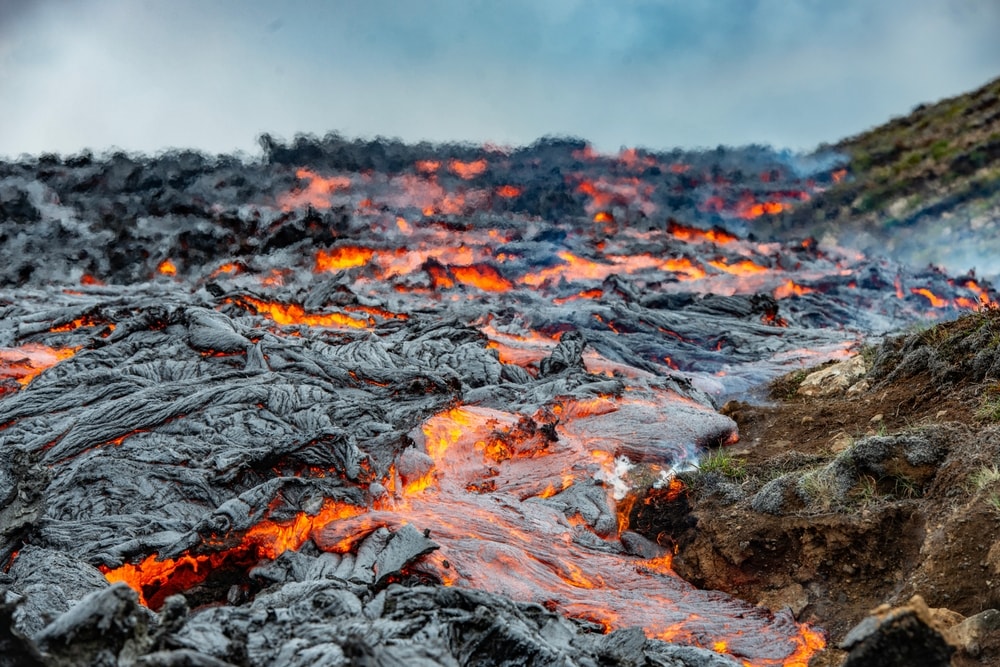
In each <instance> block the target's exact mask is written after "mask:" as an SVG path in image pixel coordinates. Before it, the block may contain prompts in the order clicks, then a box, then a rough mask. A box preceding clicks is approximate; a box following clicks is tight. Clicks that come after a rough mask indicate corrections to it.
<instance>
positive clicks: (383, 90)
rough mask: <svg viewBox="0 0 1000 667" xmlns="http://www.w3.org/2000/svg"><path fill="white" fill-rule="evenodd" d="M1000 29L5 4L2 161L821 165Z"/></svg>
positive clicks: (462, 0) (830, 11)
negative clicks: (161, 157)
mask: <svg viewBox="0 0 1000 667" xmlns="http://www.w3.org/2000/svg"><path fill="white" fill-rule="evenodd" d="M998 35H1000V0H837V1H835V2H830V1H827V0H676V1H675V0H656V1H653V0H650V1H641V0H606V1H604V2H597V1H594V0H494V1H491V2H486V1H483V0H422V1H418V0H397V1H394V2H390V1H387V0H357V1H348V0H326V1H320V0H297V1H296V0H287V1H284V2H264V1H262V0H214V1H213V0H162V1H152V0H75V1H70V0H0V156H7V157H15V156H18V155H20V154H23V153H29V154H38V153H41V152H57V153H61V154H70V153H75V152H79V151H80V150H82V149H85V148H89V149H91V150H94V151H95V152H103V151H107V150H111V149H123V150H126V151H141V152H147V153H155V152H159V151H162V150H166V149H169V148H195V149H199V150H203V151H206V152H210V153H220V152H231V151H235V150H238V151H243V152H246V153H248V154H251V155H254V154H259V151H260V149H259V146H258V144H257V141H256V140H257V137H258V136H259V135H260V134H261V133H263V132H268V133H270V134H272V135H274V136H276V137H281V138H285V139H291V138H292V137H293V136H294V135H295V134H296V133H313V134H317V135H320V136H321V135H323V134H325V133H327V132H329V131H337V132H340V133H341V134H344V135H345V136H348V137H375V136H387V137H398V138H402V139H404V140H408V141H419V140H431V141H469V142H474V143H482V142H492V143H496V144H507V145H522V144H527V143H531V142H532V141H534V140H536V139H537V138H539V137H541V136H545V135H560V136H567V135H568V136H576V137H582V138H584V139H587V140H589V141H590V142H592V143H593V144H594V146H595V147H596V148H598V149H599V150H602V151H606V152H613V151H616V150H618V149H619V148H621V147H622V146H643V147H647V148H651V149H663V150H666V149H670V148H675V147H681V148H699V147H715V146H717V145H720V144H726V145H746V144H770V145H772V146H774V147H776V148H788V149H792V150H810V149H812V148H815V147H816V146H817V145H818V144H820V143H822V142H830V143H832V142H835V141H837V140H838V139H841V138H843V137H845V136H849V135H852V134H856V133H858V132H861V131H863V130H865V129H868V128H870V127H873V126H875V125H878V124H880V123H882V122H885V121H887V120H888V119H889V118H891V117H893V116H899V115H904V114H906V113H908V112H909V111H910V110H911V109H912V108H913V107H914V106H916V105H917V104H920V103H923V102H932V101H935V100H938V99H940V98H942V97H947V96H950V95H955V94H959V93H961V92H964V91H967V90H970V89H973V88H976V87H978V86H980V85H982V84H984V83H986V82H987V81H989V80H991V79H993V78H996V77H997V76H1000V39H998V37H997V36H998Z"/></svg>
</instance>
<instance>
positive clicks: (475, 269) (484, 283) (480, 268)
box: [450, 264, 514, 292]
mask: <svg viewBox="0 0 1000 667" xmlns="http://www.w3.org/2000/svg"><path fill="white" fill-rule="evenodd" d="M450 268H451V273H452V275H453V276H455V279H456V280H457V281H458V282H460V283H462V284H463V285H471V286H472V287H475V288H477V289H481V290H483V291H484V292H508V291H510V290H511V289H512V288H513V287H514V286H513V285H512V284H511V282H510V281H509V280H507V279H506V278H504V277H503V276H501V275H500V273H499V272H498V271H497V270H496V269H495V268H493V267H492V266H490V265H489V264H473V265H471V266H452V267H450Z"/></svg>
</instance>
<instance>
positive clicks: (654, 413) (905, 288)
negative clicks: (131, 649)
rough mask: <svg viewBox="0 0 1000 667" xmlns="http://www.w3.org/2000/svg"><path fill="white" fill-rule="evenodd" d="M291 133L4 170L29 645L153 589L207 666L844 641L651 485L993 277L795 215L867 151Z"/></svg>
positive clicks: (135, 618) (2, 417)
mask: <svg viewBox="0 0 1000 667" xmlns="http://www.w3.org/2000/svg"><path fill="white" fill-rule="evenodd" d="M262 145H263V146H265V152H266V154H267V155H266V159H265V160H264V161H263V162H261V163H259V164H254V165H248V164H241V163H239V161H238V160H233V161H226V160H222V159H221V158H220V160H219V161H218V162H212V161H210V160H208V158H204V157H202V158H199V157H198V156H195V155H188V154H180V155H164V156H161V157H158V158H155V159H150V160H149V161H148V163H147V162H135V161H130V160H129V159H127V156H123V155H121V156H120V155H117V154H116V155H114V156H110V157H108V158H107V161H106V162H102V161H101V160H94V159H92V158H88V159H82V158H81V159H80V160H75V161H73V162H72V163H71V162H69V161H67V162H66V163H65V164H61V165H59V167H58V168H55V167H50V166H49V165H48V162H39V163H38V165H35V164H34V163H32V164H31V165H22V166H17V167H16V168H14V167H11V168H10V169H11V171H10V173H12V174H15V175H14V176H10V177H9V178H6V177H5V178H6V180H4V181H3V183H0V185H3V186H4V187H5V188H7V189H6V190H4V191H3V192H4V193H15V194H16V191H18V188H21V189H22V190H23V197H21V199H18V200H17V201H22V200H23V205H22V204H18V207H20V208H18V209H17V210H18V211H22V209H24V211H26V212H25V213H24V216H25V220H31V221H33V222H32V223H31V224H23V222H18V223H16V224H17V226H16V228H8V227H4V225H5V224H6V223H5V222H4V221H3V220H0V232H3V233H4V234H6V236H4V238H7V239H9V242H10V243H11V244H12V245H11V247H12V248H13V249H14V250H13V251H12V252H15V251H16V252H22V253H23V254H25V256H27V255H28V254H29V253H31V252H34V253H35V254H36V255H37V256H32V257H31V260H30V264H24V263H23V262H21V263H18V262H17V261H14V259H13V258H12V259H11V261H9V262H7V264H3V265H0V274H2V276H0V277H2V278H3V280H4V281H5V282H4V284H5V285H14V286H15V287H13V288H11V290H10V295H9V297H5V300H4V304H3V308H2V309H0V312H2V321H0V431H2V439H3V442H4V447H3V448H2V451H0V459H2V460H3V461H4V463H5V467H4V468H3V470H0V472H2V473H3V474H2V475H0V477H2V478H3V479H4V480H10V483H11V488H18V489H19V492H18V493H16V494H10V503H16V504H17V507H15V508H13V509H10V508H8V507H7V506H6V505H5V506H4V507H3V508H0V509H3V510H4V512H5V514H4V516H8V517H13V518H14V519H12V521H11V522H9V525H6V524H5V525H0V562H3V563H5V568H6V570H7V573H6V575H5V576H6V579H5V581H10V582H13V583H12V584H11V590H13V592H14V593H16V594H17V595H18V596H21V597H22V598H25V599H27V600H28V601H29V602H27V603H25V604H23V605H22V606H20V607H18V612H17V613H16V614H14V617H15V621H14V622H15V623H18V624H21V625H19V626H18V627H17V630H18V632H19V634H18V635H17V636H18V637H29V638H30V637H36V636H42V635H40V634H39V632H40V631H43V629H44V632H43V634H44V633H56V634H53V635H52V636H54V637H58V642H61V644H60V645H67V646H68V645H71V644H72V642H73V641H74V639H73V638H74V637H76V636H84V637H90V636H91V635H89V634H86V633H76V632H75V630H74V631H73V632H70V631H68V630H65V628H71V629H73V628H74V627H75V626H72V623H73V622H76V621H78V620H79V619H91V617H92V616H94V615H98V616H99V615H100V614H104V613H105V612H106V610H108V609H116V610H119V612H120V613H121V614H124V615H125V616H124V617H121V618H118V617H116V618H115V619H114V622H113V623H112V624H113V625H114V626H115V627H116V628H126V629H128V628H131V629H132V630H128V632H133V631H134V632H138V631H139V630H137V628H140V627H142V628H145V627H146V621H145V620H142V619H145V618H146V614H147V612H146V610H143V609H141V608H137V607H136V602H135V600H136V599H137V600H138V603H141V604H143V605H147V606H148V607H150V608H151V609H154V610H160V611H162V614H163V618H164V619H168V621H169V622H166V623H163V624H161V625H160V626H158V627H157V629H156V632H157V633H161V634H157V635H156V637H157V639H155V641H146V640H147V639H149V638H148V637H145V638H136V637H132V636H131V635H130V636H129V637H130V638H129V639H128V640H127V641H124V640H123V641H124V643H125V644H126V645H128V646H133V645H134V646H147V645H149V646H155V647H157V648H156V650H157V651H159V649H160V648H161V647H183V650H184V651H188V652H190V653H184V654H183V655H174V656H172V657H169V656H168V657H164V658H162V660H163V661H170V660H173V661H175V662H177V664H180V662H183V661H190V660H195V659H201V658H203V657H205V658H206V660H207V656H210V657H212V658H214V659H216V660H226V659H228V658H229V657H230V656H231V655H243V656H248V657H247V660H246V662H248V663H253V664H274V663H291V664H301V665H305V664H313V663H314V662H315V660H316V659H317V657H319V656H333V657H330V660H331V664H332V663H333V662H336V661H338V660H340V658H343V661H342V662H345V663H346V662H349V660H350V656H358V655H369V654H371V655H375V656H381V657H377V659H375V660H376V662H379V664H407V663H408V662H412V661H413V660H415V659H418V658H419V659H421V660H432V661H436V662H439V663H444V664H449V663H456V662H458V663H460V662H463V661H465V662H475V660H473V659H472V658H470V656H474V655H477V656H478V655H479V654H477V653H476V651H483V650H486V651H495V650H502V651H505V652H506V653H509V654H510V657H511V660H512V661H514V662H518V663H519V664H522V663H524V664H526V663H529V662H533V663H534V664H556V663H560V662H574V663H577V664H585V663H588V661H589V662H596V661H597V660H598V656H605V657H606V653H607V650H610V649H609V647H612V648H613V647H614V646H616V645H618V644H617V643H618V642H619V640H620V638H623V637H624V638H627V642H625V643H628V645H629V646H631V645H632V644H631V643H629V642H632V641H635V642H636V644H635V646H636V647H637V648H636V655H637V656H639V657H638V658H637V659H638V660H640V661H641V659H642V655H645V656H646V657H647V658H649V662H650V663H651V664H652V663H654V662H656V661H659V663H660V664H681V663H683V660H681V659H680V658H676V656H673V657H671V656H670V655H668V654H667V653H669V651H670V650H671V649H672V648H677V647H678V646H682V648H684V650H685V651H694V650H695V649H692V648H689V647H692V646H693V647H701V648H702V649H705V650H707V651H715V652H717V653H724V654H727V655H728V656H732V657H733V658H734V659H736V660H738V661H741V662H742V663H743V664H746V665H791V666H804V665H805V664H807V662H808V660H809V657H810V656H811V655H813V654H815V653H816V652H817V651H819V650H821V649H822V647H823V645H824V639H823V634H822V631H821V630H820V629H818V628H813V627H810V626H808V625H805V624H802V623H800V622H798V621H796V620H795V618H793V617H792V615H791V614H790V613H789V612H787V611H784V612H778V613H771V612H770V611H767V610H765V609H763V608H757V607H752V606H750V605H749V604H747V603H744V602H741V601H739V600H736V599H733V598H731V597H729V596H727V595H724V594H722V593H719V592H712V591H700V590H697V589H695V588H694V587H693V586H691V585H690V584H688V583H686V582H685V581H683V580H681V579H680V578H679V577H677V576H676V575H675V574H674V573H673V571H672V570H671V563H672V557H673V556H674V552H673V546H674V539H675V536H673V535H671V534H669V533H670V530H669V529H666V528H663V529H661V528H656V531H659V532H656V533H655V534H648V533H643V534H640V533H639V531H640V529H642V530H647V529H648V525H649V524H648V523H644V515H643V514H642V512H643V511H644V508H645V507H647V506H646V505H645V504H644V501H645V500H646V499H649V498H652V497H656V498H660V499H662V498H665V499H666V500H665V501H664V502H666V503H668V504H669V506H670V507H672V508H675V509H676V510H677V512H678V514H679V515H681V516H685V517H686V516H688V515H687V514H686V512H687V505H686V502H687V499H686V495H685V490H684V488H683V485H682V484H681V482H680V481H679V480H678V478H677V476H676V474H675V473H676V472H677V470H678V469H680V468H682V467H683V466H685V465H688V464H690V462H692V461H693V460H695V459H697V457H698V456H700V455H701V454H702V453H703V452H704V451H705V450H707V449H713V448H719V447H726V446H729V445H731V444H733V443H734V442H735V441H736V440H737V439H738V434H737V433H736V430H735V424H734V422H732V421H731V420H730V419H729V418H727V417H724V416H722V415H720V414H719V413H717V412H716V410H715V407H717V406H718V405H719V404H720V403H721V402H724V401H725V400H726V399H728V398H730V397H734V396H742V395H745V394H746V392H748V391H751V390H753V389H754V388H756V387H759V386H760V385H761V384H762V383H765V382H767V381H768V380H770V379H772V378H774V377H775V376H777V375H779V374H781V373H785V372H788V371H789V370H791V369H797V368H801V367H804V366H807V365H812V364H816V363H820V362H823V361H826V360H828V359H832V358H838V357H843V356H845V355H847V354H848V353H849V351H851V350H853V349H856V347H857V344H858V342H859V340H860V339H861V337H862V336H863V335H865V334H867V333H871V332H875V333H879V334H882V333H886V332H889V331H892V330H894V329H897V328H899V327H901V326H905V325H907V324H910V323H912V322H915V321H918V320H922V319H925V318H927V317H942V318H943V317H952V316H956V315H957V314H958V313H960V312H962V311H963V310H975V309H979V308H987V307H993V306H994V304H995V303H996V292H995V291H994V290H993V289H992V288H991V287H989V286H988V285H987V284H985V283H984V282H982V281H981V280H979V279H978V278H977V277H976V276H974V275H973V274H971V273H970V274H968V275H966V276H958V277H955V276H949V275H947V274H946V273H945V272H943V271H940V270H934V269H924V270H920V271H916V270H913V269H910V268H907V267H904V266H899V265H896V264H893V263H891V262H888V261H886V260H881V259H872V258H867V257H865V256H862V255H860V254H858V253H854V252H847V251H844V250H842V249H839V248H837V247H836V246H833V245H831V244H829V243H818V242H816V241H814V240H811V239H809V240H805V241H802V240H800V241H798V242H770V243H768V242H762V241H760V240H758V238H756V236H755V227H754V225H759V224H760V222H761V220H760V219H761V218H765V217H767V216H781V215H783V214H784V212H785V211H786V210H788V209H789V208H794V207H796V206H799V205H801V203H802V202H804V201H806V200H808V198H809V197H810V196H811V194H810V193H812V192H814V191H816V190H817V189H819V188H822V187H824V186H826V185H829V184H831V183H832V182H833V181H835V180H837V179H838V178H844V177H845V175H844V174H843V173H841V172H840V171H839V170H838V169H837V168H836V167H834V168H831V169H829V170H827V171H823V172H821V173H811V174H810V176H809V177H808V178H805V177H799V176H797V175H796V174H798V173H802V171H803V170H802V169H795V168H790V166H789V165H788V164H787V162H788V160H789V159H790V158H788V157H787V156H783V155H780V154H775V153H773V152H767V151H763V150H760V149H751V148H748V149H733V150H732V151H723V150H721V149H720V150H719V151H711V152H708V153H682V152H676V153H672V154H654V153H651V152H648V151H643V150H623V151H622V152H620V153H617V154H614V155H602V154H600V153H598V152H596V151H595V150H593V148H591V147H590V146H588V145H586V144H584V143H583V142H576V141H568V140H566V141H564V140H545V141H542V142H540V143H539V144H537V145H535V146H531V147H526V148H521V149H510V150H508V149H498V148H496V147H470V146H449V147H432V146H427V145H419V146H406V145H403V144H400V143H392V142H388V143H385V142H381V140H380V141H377V142H373V143H366V142H347V141H345V140H343V139H342V138H339V137H338V136H336V135H330V136H328V137H325V138H323V139H322V140H310V139H308V138H297V139H296V140H295V142H294V143H293V144H290V145H282V144H280V142H276V141H274V140H273V139H271V138H266V140H264V139H262ZM46 160H48V158H46ZM826 164H830V163H829V162H827V163H826ZM39 165H42V166H39ZM43 166H44V168H43ZM792 166H794V165H792ZM803 169H805V167H803ZM145 170H151V171H150V173H146V171H145ZM838 174H839V176H838ZM29 181H30V183H29ZM116 183H118V184H125V185H121V188H122V190H121V192H118V191H117V190H115V189H114V187H113V185H114V184H116ZM4 196H5V197H6V196H7V194H5V195H4ZM35 201H39V202H44V206H42V207H41V208H40V209H39V210H37V211H34V212H32V211H29V210H28V208H30V207H31V206H33V204H31V202H35ZM57 202H58V203H57ZM12 210H13V209H12ZM36 213H37V215H35V214H36ZM18 215H21V213H18ZM68 220H72V221H74V222H73V224H68V223H67V221H68ZM11 224H15V223H11ZM152 230H158V231H156V233H154V232H153V231H152ZM74 234H75V235H82V236H79V237H78V236H73V235H74ZM56 235H58V238H60V239H65V243H62V242H61V243H59V244H53V243H51V238H55V237H56ZM108 238H115V239H117V240H116V243H115V244H108V243H107V239H108ZM43 241H44V242H43ZM64 246H65V247H64ZM3 251H5V252H6V249H3ZM643 527H646V528H643ZM648 530H649V531H652V529H648ZM38 572H44V573H46V577H45V579H44V580H41V579H40V578H39V577H38V575H37V573H38ZM111 582H113V583H114V584H115V586H113V587H109V583H111ZM123 584H127V586H125V585H123ZM128 587H131V588H132V589H134V591H135V593H134V594H133V593H132V592H131V591H130V590H129V589H128ZM178 594H179V595H183V596H185V598H186V599H187V604H188V606H189V608H190V611H189V613H188V614H187V616H186V618H185V620H184V622H178V623H173V621H172V620H169V619H173V618H175V617H174V616H173V614H175V613H176V612H177V611H178V609H179V608H180V606H179V603H178V601H177V599H176V598H172V596H174V595H178ZM112 597H114V599H111V598H112ZM129 600H130V601H131V603H130V604H132V611H128V609H129V608H130V607H129V604H126V603H124V602H122V604H119V602H121V601H129ZM119 612H115V613H119ZM88 614H89V616H88ZM128 614H132V615H131V616H129V615H128ZM53 618H55V619H56V620H55V621H51V619H53ZM100 618H102V619H103V618H104V617H103V616H101V617H100ZM804 618H805V617H804ZM804 618H803V620H804ZM74 619H76V621H75V620H74ZM50 622H51V624H50ZM88 622H90V621H89V620H88ZM100 622H104V621H100ZM97 623H98V621H96V620H94V621H93V623H92V625H93V627H97V625H96V624H97ZM22 626H23V627H22ZM639 629H641V632H640V630H639ZM59 632H63V634H58V633H59ZM123 632H125V630H123ZM477 633H479V634H477ZM612 633H614V634H612ZM643 633H644V634H643ZM607 635H610V636H607ZM644 637H645V638H644ZM345 638H347V639H345ZM371 638H378V639H377V640H371ZM442 638H448V640H447V642H446V641H444V639H442ZM661 640H662V641H661ZM53 641H54V642H55V640H53ZM88 641H89V640H88ZM109 641H111V640H110V639H109ZM114 641H117V639H115V640H114ZM368 641H371V645H368V644H364V642H368ZM622 641H624V640H622ZM130 642H131V643H130ZM144 642H145V643H144ZM352 642H353V643H352ZM463 642H466V643H463ZM51 645H53V646H54V645H55V643H53V644H51ZM622 645H624V643H623V644H622ZM73 646H74V647H76V648H79V646H78V645H75V644H74V645H73ZM484 647H485V648H484ZM496 647H501V648H496ZM163 650H164V651H167V650H168V649H167V648H164V649H163ZM170 650H173V649H170ZM178 650H181V649H178ZM379 652H382V653H379ZM192 655H194V656H196V657H195V658H192V657H191V656H192ZM698 655H703V654H702V653H700V649H699V652H698ZM290 656H291V657H290ZM480 657H481V658H482V660H481V662H482V663H483V664H487V663H488V662H489V659H490V658H491V657H493V656H492V655H486V656H480ZM605 657H601V658H600V659H601V660H604V659H605ZM675 658H676V659H675ZM157 659H160V658H157ZM324 659H325V658H324ZM477 659H478V658H477ZM608 659H609V660H610V658H608ZM705 659H706V660H707V659H722V658H719V656H712V657H711V658H705ZM726 660H728V658H727V659H726ZM295 661H297V662H295ZM164 664H166V662H164ZM171 664H173V663H171ZM205 664H208V663H207V662H206V663H205Z"/></svg>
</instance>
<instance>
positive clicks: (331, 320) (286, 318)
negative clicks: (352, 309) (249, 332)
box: [230, 296, 375, 329]
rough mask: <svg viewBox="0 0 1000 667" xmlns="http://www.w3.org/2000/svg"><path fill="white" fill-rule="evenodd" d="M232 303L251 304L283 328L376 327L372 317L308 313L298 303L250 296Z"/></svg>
mask: <svg viewBox="0 0 1000 667" xmlns="http://www.w3.org/2000/svg"><path fill="white" fill-rule="evenodd" d="M230 303H246V304H249V305H251V306H253V307H254V309H256V311H257V312H258V313H259V314H261V315H264V316H265V317H268V318H270V319H272V320H274V322H275V323H277V324H280V325H282V326H288V325H293V324H304V325H306V326H311V327H348V328H351V329H364V328H367V327H373V326H375V320H374V319H373V318H371V317H368V318H365V319H358V318H356V317H352V316H350V315H345V314H344V313H323V314H319V313H307V312H306V311H305V309H304V308H303V307H302V306H300V305H299V304H297V303H278V302H276V301H264V300H262V299H255V298H253V297H250V296H242V297H240V298H239V299H238V300H232V299H231V300H230Z"/></svg>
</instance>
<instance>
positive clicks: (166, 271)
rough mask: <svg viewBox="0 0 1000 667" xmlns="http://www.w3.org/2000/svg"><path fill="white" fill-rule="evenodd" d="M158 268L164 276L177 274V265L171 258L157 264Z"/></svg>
mask: <svg viewBox="0 0 1000 667" xmlns="http://www.w3.org/2000/svg"><path fill="white" fill-rule="evenodd" d="M156 270H157V271H158V272H159V273H160V274H162V275H164V276H176V275H177V265H176V264H174V263H173V261H172V260H170V259H165V260H163V261H162V262H160V263H159V264H158V265H157V266H156Z"/></svg>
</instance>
